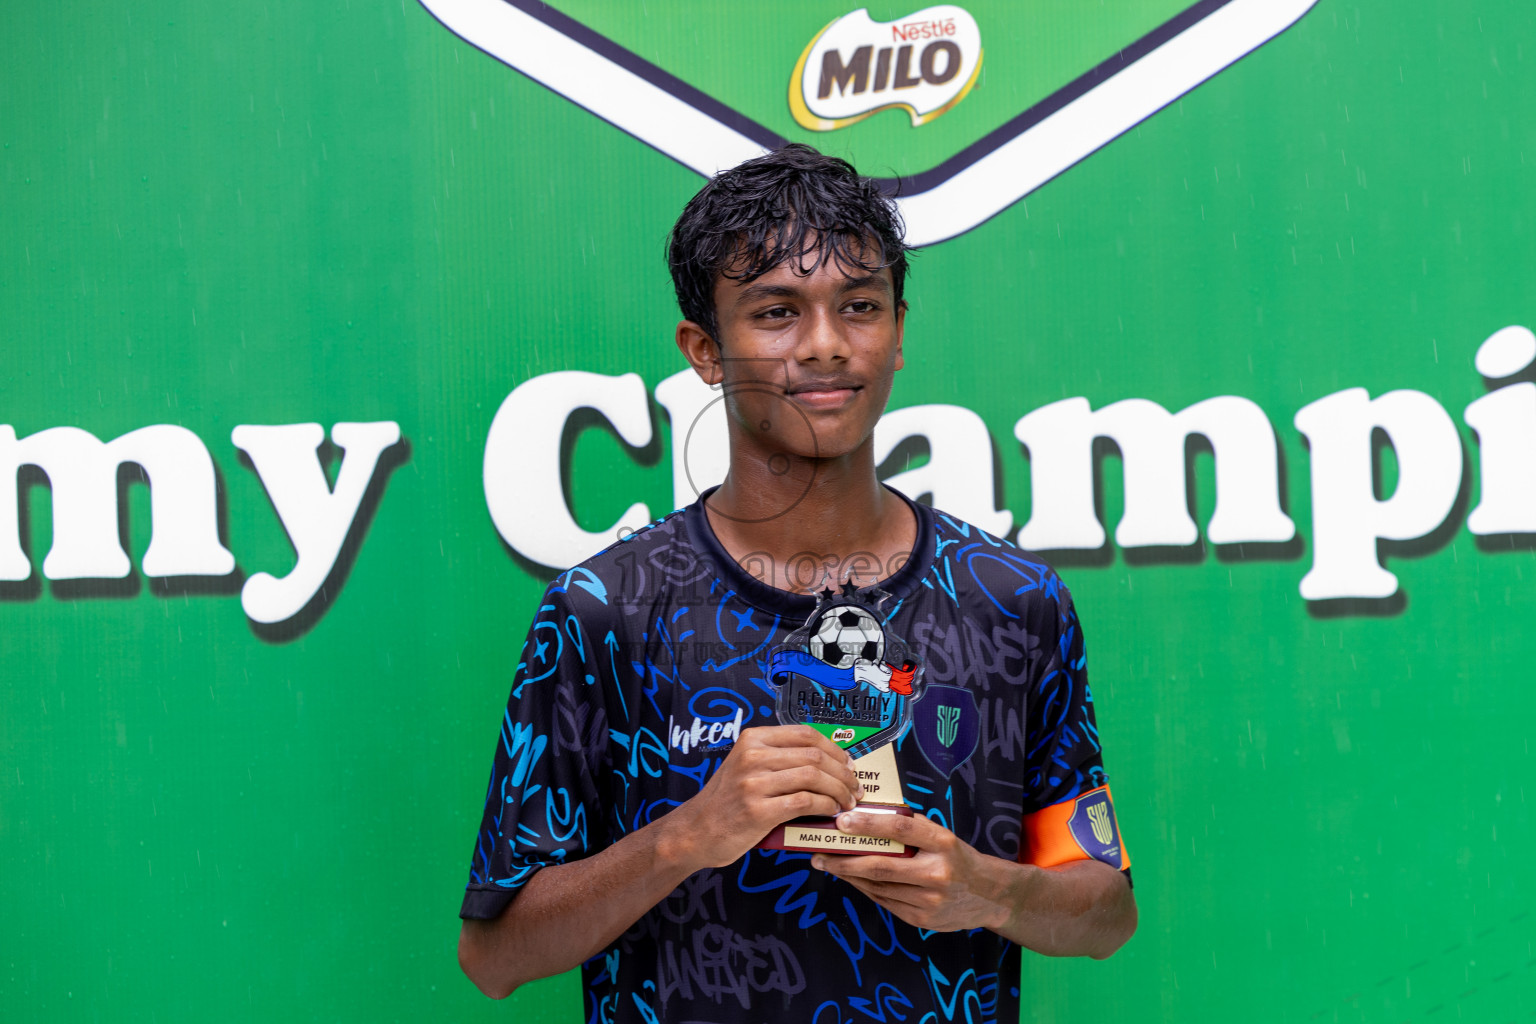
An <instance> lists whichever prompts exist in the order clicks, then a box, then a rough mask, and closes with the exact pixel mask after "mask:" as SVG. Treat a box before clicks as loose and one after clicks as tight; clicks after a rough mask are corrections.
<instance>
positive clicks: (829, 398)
mask: <svg viewBox="0 0 1536 1024" xmlns="http://www.w3.org/2000/svg"><path fill="white" fill-rule="evenodd" d="M863 389H864V387H863V385H862V384H859V383H857V382H855V381H851V380H816V381H805V382H803V383H801V384H797V385H795V386H794V387H792V388H790V389H789V391H788V392H787V393H788V395H789V397H790V398H791V399H793V400H794V401H795V402H798V403H799V404H801V405H804V406H809V407H810V408H812V409H835V408H837V407H839V406H842V405H846V404H847V403H848V402H851V401H853V399H854V398H855V396H857V395H858V393H859V392H860V391H862V390H863Z"/></svg>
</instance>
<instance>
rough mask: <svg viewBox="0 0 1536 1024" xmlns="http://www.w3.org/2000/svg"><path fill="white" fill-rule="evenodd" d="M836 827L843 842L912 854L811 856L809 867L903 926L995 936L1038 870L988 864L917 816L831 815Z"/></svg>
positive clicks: (949, 834) (967, 846) (1001, 862)
mask: <svg viewBox="0 0 1536 1024" xmlns="http://www.w3.org/2000/svg"><path fill="white" fill-rule="evenodd" d="M837 827H838V829H840V830H841V831H843V832H847V833H849V834H850V835H856V836H875V837H879V838H882V839H894V840H896V841H897V842H899V843H905V844H906V845H908V846H915V847H917V850H918V852H917V855H916V856H914V857H910V858H901V857H868V856H866V857H847V856H838V855H832V856H828V855H826V854H817V855H816V856H815V857H812V858H811V865H812V866H813V867H815V868H817V869H819V870H822V871H826V872H828V873H830V874H832V875H835V876H837V877H838V878H841V879H842V880H843V881H845V882H847V883H848V884H849V885H852V886H853V887H854V888H855V889H858V890H859V891H860V892H862V893H863V894H864V895H866V896H868V897H869V898H870V899H872V900H874V901H875V902H876V903H877V904H879V905H880V906H882V907H884V908H885V909H886V910H889V911H890V912H891V913H893V914H895V915H896V916H897V917H899V918H901V919H902V920H903V921H905V922H907V923H908V924H910V925H914V926H915V927H918V928H927V929H929V930H932V931H939V932H953V931H962V930H968V929H971V928H990V929H992V930H993V931H999V930H1001V929H1003V928H1004V927H1005V926H1006V925H1007V924H1008V921H1009V919H1010V917H1011V915H1012V913H1013V907H1014V906H1015V905H1017V902H1018V900H1019V898H1020V895H1021V893H1020V892H1019V887H1020V886H1025V887H1027V886H1029V884H1030V882H1031V881H1032V880H1033V878H1034V875H1033V874H1032V872H1035V871H1038V870H1039V869H1037V868H1031V867H1030V865H1027V864H1014V863H1012V862H1011V861H1005V860H1003V859H1001V858H999V857H990V856H988V855H986V854H984V853H982V852H981V851H979V850H977V849H976V848H975V847H974V846H971V845H970V844H969V843H967V842H965V841H964V840H962V839H961V838H960V837H959V836H957V835H955V834H954V833H953V832H951V831H950V830H949V829H947V828H944V827H943V826H941V825H937V824H935V823H934V822H932V821H929V820H928V819H927V818H924V817H918V816H913V817H910V818H908V817H904V816H901V815H895V814H865V813H861V812H858V811H854V812H851V813H843V814H840V815H838V818H837Z"/></svg>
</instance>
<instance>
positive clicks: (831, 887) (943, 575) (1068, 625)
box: [459, 145, 1136, 1022]
mask: <svg viewBox="0 0 1536 1024" xmlns="http://www.w3.org/2000/svg"><path fill="white" fill-rule="evenodd" d="M901 234H902V233H901V225H900V221H899V218H898V216H897V214H896V211H895V208H894V206H893V204H892V203H891V202H890V201H889V199H887V198H886V197H885V196H883V195H882V194H881V193H880V192H879V190H878V189H877V187H876V186H875V185H874V183H873V182H871V181H869V180H867V179H863V178H860V177H859V176H858V175H857V173H856V172H855V171H854V170H853V168H852V167H851V166H849V165H848V164H847V163H845V162H843V161H841V160H835V159H832V158H828V157H825V156H822V155H821V154H819V153H817V152H815V151H814V150H812V149H810V148H809V147H805V146H798V145H791V146H786V147H784V148H783V149H781V150H778V151H776V152H774V153H770V154H767V155H766V156H763V157H760V158H757V159H754V160H750V161H748V162H746V163H744V164H741V165H740V166H738V167H736V168H733V169H732V170H730V171H726V172H723V173H721V174H720V175H718V176H717V177H716V178H715V179H713V180H712V181H711V182H710V183H709V184H708V185H706V186H705V187H704V188H703V190H701V191H700V193H699V194H698V195H697V196H695V197H694V199H693V200H692V201H691V202H690V203H689V204H688V206H687V208H686V209H685V210H684V211H683V214H682V217H681V218H680V219H679V221H678V223H677V226H676V228H675V229H674V231H673V233H672V237H671V241H670V245H669V249H668V256H669V260H670V263H671V266H672V273H673V280H674V283H675V284H676V288H677V294H678V301H679V304H680V306H681V308H682V312H683V315H684V317H685V319H684V320H683V322H682V323H680V324H679V325H678V327H677V335H676V339H677V345H678V348H679V349H680V350H681V351H682V353H683V355H684V357H685V358H687V359H688V361H689V363H690V364H691V365H692V366H693V368H694V369H695V370H696V371H697V372H698V373H699V375H700V377H701V378H702V379H703V380H704V381H705V382H706V383H708V384H710V385H712V386H718V387H720V388H721V389H722V391H723V395H724V401H725V405H726V413H727V422H728V430H729V443H730V470H729V472H728V474H727V476H726V479H725V481H724V482H723V483H722V484H721V485H720V486H719V487H718V488H712V489H710V490H707V491H705V492H704V493H703V494H702V495H701V496H700V498H699V500H698V501H696V502H695V503H694V504H692V505H690V506H688V507H687V508H686V509H682V510H680V511H678V512H674V513H672V514H671V515H669V516H667V517H665V518H663V519H661V520H659V521H657V522H656V523H653V524H651V525H650V526H648V527H646V528H645V529H643V530H641V531H639V532H637V533H636V534H634V535H633V536H630V537H628V538H626V539H625V540H623V541H621V542H619V543H617V544H615V545H613V546H612V547H610V548H608V549H607V550H606V551H603V552H602V553H600V554H598V555H596V556H594V557H593V558H591V559H589V560H588V561H586V562H584V563H582V564H581V565H579V566H577V567H575V568H574V569H571V570H569V571H568V572H566V573H564V574H563V575H561V576H560V577H559V578H558V579H556V580H555V582H554V583H553V584H551V586H550V588H549V589H548V591H547V592H546V593H545V596H544V599H543V601H542V602H541V607H540V610H539V614H538V616H537V618H536V620H535V622H534V624H533V626H532V628H531V630H530V632H529V635H528V640H527V641H526V643H525V644H524V647H523V652H522V659H521V661H520V663H519V664H518V666H517V671H516V674H515V676H514V679H513V685H512V695H511V699H510V700H509V703H508V708H507V713H506V716H505V718H504V721H503V727H502V732H501V738H500V743H499V745H498V747H497V751H496V758H495V765H494V768H493V771H492V777H491V786H490V792H489V793H488V796H487V801H486V810H485V816H484V820H483V821H482V824H481V828H480V832H479V836H478V838H477V844H476V848H475V853H474V857H473V866H472V869H471V877H470V884H469V886H468V890H467V892H466V895H465V899H464V903H463V908H462V910H461V915H460V916H461V917H463V918H464V919H465V920H464V924H463V930H462V932H461V938H460V946H459V956H460V963H461V964H462V966H463V968H464V970H465V972H466V973H467V974H468V975H469V976H470V978H471V979H472V980H473V981H474V982H475V984H476V985H478V986H479V987H480V988H481V989H482V990H483V991H484V992H486V993H487V994H488V995H492V996H495V997H498V998H499V997H502V996H505V995H507V994H509V993H510V992H512V991H513V990H514V989H515V988H517V986H518V985H520V984H522V983H524V982H527V981H531V980H534V979H536V978H542V977H546V976H549V975H552V974H556V973H559V972H562V971H565V970H568V969H570V968H572V967H575V966H576V965H578V964H580V965H581V966H582V976H583V981H584V984H585V990H586V1000H587V1006H586V1014H585V1016H586V1019H588V1020H589V1021H609V1020H619V1021H657V1022H665V1021H689V1022H701V1021H720V1022H725V1021H744V1020H745V1021H769V1020H773V1021H779V1020H793V1021H802V1020H803V1021H810V1020H813V1019H820V1020H843V1021H846V1020H851V1019H863V1017H864V1016H869V1015H874V1016H877V1017H878V1016H880V1015H882V1014H883V1013H884V1012H885V1010H886V1009H890V1010H891V1011H892V1012H893V1013H894V1014H895V1015H896V1016H897V1017H900V1018H903V1019H908V1020H922V1019H927V1015H928V1014H929V1013H930V1012H933V1013H936V1014H937V1015H938V1017H939V1018H941V1019H948V1018H951V1017H959V1018H961V1019H971V1020H1006V1021H1015V1020H1018V1018H1019V1001H1020V995H1019V989H1018V985H1019V956H1020V953H1019V947H1020V946H1028V947H1029V948H1031V949H1033V950H1036V951H1038V952H1042V953H1047V954H1051V955H1089V956H1094V957H1105V956H1108V955H1110V954H1111V953H1113V952H1114V951H1115V950H1116V949H1118V948H1119V947H1120V945H1122V944H1123V943H1124V942H1125V941H1126V939H1128V938H1129V937H1130V935H1131V933H1132V932H1133V931H1134V930H1135V926H1136V908H1135V902H1134V899H1133V898H1132V895H1131V890H1130V884H1129V878H1128V869H1129V861H1128V858H1126V856H1125V854H1124V848H1123V846H1122V844H1121V843H1120V837H1119V830H1118V826H1117V825H1116V824H1115V822H1114V815H1113V809H1112V805H1111V804H1110V801H1109V792H1108V789H1107V787H1105V785H1104V773H1103V769H1102V766H1101V763H1100V757H1099V749H1098V740H1097V731H1096V729H1095V728H1094V720H1093V709H1092V703H1091V697H1090V696H1089V693H1088V689H1087V679H1086V669H1085V659H1084V654H1083V642H1082V634H1081V630H1080V628H1079V626H1078V623H1077V618H1076V615H1075V613H1074V612H1073V609H1072V604H1071V599H1070V597H1069V595H1068V593H1067V591H1066V588H1065V587H1064V586H1062V584H1061V582H1060V580H1059V579H1057V577H1056V576H1055V574H1054V573H1052V572H1051V570H1050V569H1049V568H1047V567H1046V566H1044V565H1042V564H1041V563H1039V562H1038V561H1035V560H1034V559H1032V558H1031V557H1030V556H1029V555H1027V554H1025V553H1024V552H1022V551H1020V550H1019V549H1017V548H1015V547H1014V546H1013V545H1011V544H1008V543H1007V542H1006V541H1002V540H999V539H997V538H993V537H990V536H988V535H986V534H984V533H982V532H981V531H979V530H977V529H976V528H975V527H972V526H969V525H967V524H965V523H963V522H960V521H958V520H955V519H953V518H952V517H949V516H946V515H944V514H943V513H942V512H939V511H936V510H932V509H929V508H927V507H926V506H923V505H919V504H917V503H915V502H912V501H910V500H909V499H907V498H906V497H904V496H902V495H900V494H898V493H897V492H895V491H893V490H891V489H889V488H886V487H885V486H883V485H882V484H881V483H880V482H879V480H878V478H877V476H876V472H875V463H874V454H873V440H872V437H873V432H874V428H875V424H876V422H877V421H878V420H879V418H880V415H881V413H882V412H883V411H884V409H885V404H886V400H887V398H888V396H889V394H890V389H891V384H892V378H893V375H894V374H895V372H896V371H897V370H899V369H901V366H902V350H901V343H902V326H903V322H904V318H905V315H906V303H905V301H904V300H903V299H902V291H903V285H904V280H905V275H906V269H907V260H906V249H905V245H904V243H903V242H902V237H901ZM679 426H681V425H677V424H674V429H675V430H676V428H677V427H679ZM834 585H838V589H836V590H834V589H833V586H834ZM807 680H812V681H813V682H807ZM791 692H792V693H793V694H795V696H794V697H787V696H786V694H789V693H791ZM796 700H798V701H799V703H798V704H796V703H795V701H796ZM813 707H814V708H815V709H819V710H817V711H815V712H813V711H812V710H810V709H812V708H813ZM829 707H832V708H835V713H834V712H832V711H827V708H829ZM786 708H787V709H789V711H788V712H787V713H786V712H785V710H784V709H786ZM872 708H873V709H877V710H876V711H869V710H868V709H872ZM776 709H777V710H776ZM878 709H900V710H901V714H902V715H904V716H906V717H904V718H901V719H900V720H898V719H896V718H890V717H887V718H878V716H879V715H880V714H884V713H885V712H884V710H878ZM802 712H803V714H802ZM839 714H840V715H843V716H844V717H842V718H837V717H836V715H839ZM818 715H822V717H819V718H818ZM871 715H874V716H875V717H869V716H871ZM860 716H864V717H860ZM877 719H878V720H877ZM786 720H789V721H797V722H801V723H803V722H805V721H807V720H809V721H811V722H813V723H814V724H792V725H791V724H783V723H784V722H785V721H786ZM891 737H894V743H892V744H885V743H882V742H881V741H882V740H885V739H890V738H891ZM835 740H836V741H837V742H834V741H835ZM850 752H851V753H852V754H860V755H863V756H861V757H860V759H859V760H858V764H857V766H856V765H855V760H854V757H853V756H851V754H850ZM861 800H864V801H867V802H883V803H886V804H894V805H897V809H898V810H902V811H904V810H905V808H907V807H910V808H912V810H913V811H914V812H915V813H912V814H911V815H910V816H909V815H906V814H903V813H874V811H875V810H876V808H871V809H869V810H855V808H856V807H858V806H859V805H860V802H861ZM806 816H811V817H812V818H816V817H820V818H821V819H822V820H823V823H825V819H827V818H831V817H833V816H835V827H832V826H828V827H827V828H826V829H825V830H824V831H822V832H821V833H818V835H820V836H822V837H823V838H822V839H820V840H815V841H825V842H829V843H834V844H842V846H843V847H844V848H851V849H858V844H864V845H865V846H872V847H875V848H879V849H883V850H886V851H892V850H895V851H900V852H903V853H908V854H911V853H912V851H913V850H914V849H915V851H916V852H915V854H913V855H910V856H884V855H871V854H860V853H854V854H852V855H849V854H845V853H840V852H802V851H800V850H797V849H794V846H795V844H793V843H781V844H777V845H781V846H788V847H790V848H789V849H785V848H779V849H764V848H761V847H762V844H763V843H764V840H765V837H768V836H769V835H770V833H772V834H773V835H775V836H780V837H783V836H786V835H788V834H789V833H786V832H785V831H784V829H781V828H780V826H784V825H785V824H786V823H790V825H789V827H790V829H791V830H792V831H793V834H794V835H797V836H800V835H802V831H803V830H798V829H796V823H797V822H798V821H799V820H800V819H803V818H805V817H806ZM845 836H846V837H852V838H849V839H843V838H841V837H845ZM827 837H830V838H827ZM802 838H803V837H802ZM804 842H805V843H812V842H813V840H804ZM770 845H773V844H770ZM855 1011H857V1013H856V1012H855Z"/></svg>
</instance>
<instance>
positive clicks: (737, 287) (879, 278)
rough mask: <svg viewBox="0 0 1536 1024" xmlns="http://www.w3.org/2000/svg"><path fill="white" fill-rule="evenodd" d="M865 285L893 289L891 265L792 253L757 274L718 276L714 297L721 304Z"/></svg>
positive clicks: (726, 274)
mask: <svg viewBox="0 0 1536 1024" xmlns="http://www.w3.org/2000/svg"><path fill="white" fill-rule="evenodd" d="M876 251H877V252H878V250H876ZM862 288H874V289H876V290H882V291H885V292H891V291H893V290H894V284H893V282H892V279H891V269H890V267H882V266H860V265H859V264H858V263H854V262H851V261H848V260H845V259H842V258H839V256H838V254H837V253H835V252H832V251H828V252H825V253H820V254H818V253H814V252H813V253H805V254H798V255H793V256H790V257H788V258H785V259H783V260H781V261H780V262H779V263H778V264H777V265H775V266H772V267H770V268H768V269H767V270H765V271H763V272H761V273H759V274H756V275H750V274H742V273H740V272H737V273H735V274H733V273H731V271H730V270H729V268H728V269H727V271H726V272H723V273H720V274H717V275H715V300H716V302H717V303H721V304H724V303H728V302H731V301H736V300H739V299H740V298H741V297H742V296H745V295H747V294H748V293H757V292H762V291H764V290H772V291H773V292H776V293H781V294H782V293H783V292H785V291H790V292H796V293H811V292H833V293H837V292H843V291H851V290H856V289H862Z"/></svg>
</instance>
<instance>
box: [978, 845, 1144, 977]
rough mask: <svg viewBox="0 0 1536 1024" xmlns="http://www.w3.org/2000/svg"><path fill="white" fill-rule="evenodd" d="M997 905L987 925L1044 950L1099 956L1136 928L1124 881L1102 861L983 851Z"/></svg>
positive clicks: (1120, 943)
mask: <svg viewBox="0 0 1536 1024" xmlns="http://www.w3.org/2000/svg"><path fill="white" fill-rule="evenodd" d="M987 860H988V861H989V862H991V863H990V864H989V868H990V873H991V874H992V875H993V880H994V884H995V885H996V886H997V893H998V895H997V897H996V902H997V903H998V904H999V905H1000V907H1001V908H1002V909H1001V911H1000V913H999V918H998V923H997V924H995V925H989V927H991V928H992V930H993V931H995V932H997V933H998V934H999V935H1001V936H1003V937H1004V938H1006V939H1009V940H1011V941H1013V942H1016V943H1018V944H1019V945H1020V946H1024V947H1026V948H1028V949H1032V950H1034V951H1035V952H1037V953H1044V954H1046V955H1047V956H1091V957H1093V958H1094V959H1096V960H1102V959H1103V958H1104V957H1107V956H1109V955H1110V954H1111V953H1113V952H1114V951H1115V950H1117V949H1119V948H1120V947H1121V946H1123V945H1124V944H1125V942H1126V940H1127V939H1129V938H1130V937H1131V935H1132V933H1134V932H1135V931H1136V899H1135V897H1134V896H1133V895H1132V894H1131V886H1130V883H1129V882H1128V881H1127V880H1126V879H1125V878H1123V877H1121V876H1122V874H1123V872H1120V871H1116V870H1115V869H1114V868H1112V867H1110V866H1109V865H1108V864H1103V863H1100V862H1099V861H1095V860H1081V861H1073V862H1071V863H1069V864H1063V865H1061V866H1060V867H1055V868H1039V867H1035V866H1034V865H1033V864H1014V863H1012V862H1010V861H1005V860H1002V859H1000V858H996V857H988V858H987Z"/></svg>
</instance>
